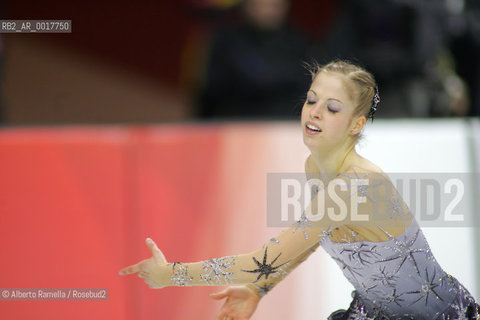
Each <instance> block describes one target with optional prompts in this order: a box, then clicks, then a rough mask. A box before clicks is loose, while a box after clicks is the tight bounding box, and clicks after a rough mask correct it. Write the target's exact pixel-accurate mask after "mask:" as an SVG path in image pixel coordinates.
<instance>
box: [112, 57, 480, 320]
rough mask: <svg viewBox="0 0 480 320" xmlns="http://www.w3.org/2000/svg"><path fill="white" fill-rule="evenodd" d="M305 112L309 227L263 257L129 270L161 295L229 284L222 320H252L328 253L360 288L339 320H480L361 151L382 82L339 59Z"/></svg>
mask: <svg viewBox="0 0 480 320" xmlns="http://www.w3.org/2000/svg"><path fill="white" fill-rule="evenodd" d="M312 73H313V81H312V85H311V87H310V90H309V91H308V93H307V99H306V101H305V104H304V106H303V109H302V116H301V125H302V131H303V140H304V143H305V144H306V145H307V147H308V148H309V149H310V151H311V154H310V156H309V157H308V159H307V161H306V164H305V168H306V173H307V177H309V178H315V180H310V181H314V182H315V183H312V184H313V185H314V186H315V187H316V192H315V193H314V194H313V199H312V202H311V204H310V206H309V207H308V208H307V209H306V210H305V211H304V213H303V214H302V216H301V218H300V220H299V221H297V222H296V223H295V224H293V226H292V227H290V228H289V229H286V230H284V231H283V232H282V233H280V234H279V235H278V236H277V237H275V238H272V239H270V240H269V241H267V242H266V243H265V244H264V245H263V247H261V248H260V249H258V250H256V251H254V252H251V253H248V254H240V255H232V256H225V257H220V258H213V259H209V260H205V261H200V262H195V263H182V262H173V263H169V262H167V260H166V259H165V257H164V255H163V253H162V252H161V251H160V250H159V249H158V248H157V246H156V244H155V243H154V242H153V241H152V240H151V239H147V241H146V243H147V246H148V247H149V248H150V250H151V252H152V257H151V258H149V259H146V260H143V261H141V262H139V263H137V264H135V265H132V266H129V267H126V268H124V269H122V270H121V271H120V274H121V275H126V274H133V273H136V274H137V275H138V276H139V277H140V278H143V279H144V281H145V282H146V283H147V284H148V285H149V286H150V287H151V288H163V287H166V286H192V285H228V284H244V286H237V287H230V288H228V289H227V290H225V291H224V292H221V293H219V294H216V295H213V297H214V298H224V297H228V299H227V303H226V304H225V306H224V308H223V309H222V312H221V313H220V315H219V317H218V319H248V318H249V317H250V316H251V314H252V313H253V311H254V310H255V308H256V306H257V303H258V301H259V299H260V297H262V296H263V295H264V294H266V293H267V292H268V291H270V290H271V289H272V288H273V287H274V286H275V285H276V284H277V283H278V282H279V281H281V280H282V279H283V278H284V277H285V276H286V275H287V274H288V273H289V272H291V271H292V270H293V269H294V268H295V267H296V266H297V265H299V264H300V263H301V262H303V261H304V260H305V259H306V258H307V257H308V256H309V255H310V254H311V253H312V252H313V251H314V250H315V249H316V248H317V247H318V246H320V245H321V246H322V247H323V248H324V249H325V250H326V251H327V252H328V254H329V255H330V256H331V257H332V258H333V259H334V260H335V261H336V262H337V264H338V265H339V267H340V268H341V269H342V271H343V273H344V275H345V277H346V278H347V279H348V280H349V281H350V282H351V283H352V285H353V286H354V287H355V296H354V299H353V302H352V303H351V305H350V308H349V309H348V310H346V311H337V312H334V313H333V314H332V315H331V316H330V317H329V319H335V320H336V319H416V320H420V319H425V320H427V319H428V320H432V319H435V320H447V319H448V320H453V319H478V318H479V309H478V305H477V304H476V303H475V301H474V298H473V297H472V296H471V295H470V293H469V292H468V291H467V290H466V289H465V288H464V287H463V286H462V284H460V283H459V282H458V281H457V280H456V279H455V278H454V277H452V276H450V275H449V274H447V273H445V272H444V271H443V270H442V268H441V267H440V266H439V264H438V263H437V261H436V260H435V258H434V257H433V255H432V252H431V250H430V248H429V246H428V243H427V241H426V239H425V237H424V235H423V233H422V231H421V230H420V228H419V225H418V223H417V222H416V221H415V219H414V218H413V216H412V214H411V213H410V211H409V209H408V207H407V206H406V204H405V203H404V202H403V200H402V199H401V197H400V196H399V194H398V192H397V190H396V189H395V187H394V186H393V185H392V182H391V181H390V179H389V178H388V176H387V175H386V174H385V173H384V172H383V171H382V170H381V169H379V168H378V167H377V166H375V165H374V164H373V163H371V162H370V161H368V160H367V159H365V158H363V157H361V156H360V155H358V154H357V152H356V151H355V144H356V142H357V141H358V139H359V138H360V135H361V131H362V129H363V127H364V125H365V123H366V120H367V119H368V118H372V119H373V115H374V113H375V111H376V108H377V104H378V102H379V100H380V98H379V95H378V89H377V86H376V84H375V80H374V78H373V76H372V75H371V74H370V73H368V72H366V71H365V70H363V69H362V68H360V67H358V66H355V65H352V64H350V63H347V62H343V61H334V62H331V63H329V64H327V65H325V66H323V67H319V68H317V69H316V70H315V71H314V72H312Z"/></svg>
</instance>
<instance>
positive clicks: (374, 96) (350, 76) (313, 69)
mask: <svg viewBox="0 0 480 320" xmlns="http://www.w3.org/2000/svg"><path fill="white" fill-rule="evenodd" d="M307 67H308V70H309V71H310V73H311V75H312V81H313V80H315V78H316V77H317V76H318V75H319V74H320V73H322V72H326V73H336V74H339V75H342V76H344V79H345V81H344V84H345V87H346V88H347V90H348V94H349V96H350V98H351V99H352V101H354V102H355V103H356V106H355V111H354V113H353V115H354V116H364V117H365V118H366V119H367V120H368V119H369V118H372V120H373V114H372V111H373V113H374V112H375V110H376V105H377V103H378V102H379V101H380V98H379V96H378V89H377V83H376V81H375V78H374V77H373V75H372V74H371V73H370V72H368V71H366V70H365V69H364V68H362V67H360V66H358V65H355V64H353V63H351V62H349V61H344V60H334V61H332V62H329V63H327V64H325V65H323V66H322V65H319V64H318V63H317V62H314V63H313V64H309V65H308V66H307ZM372 107H373V108H372ZM372 109H373V110H372ZM361 138H363V136H362V135H361V133H359V134H357V135H356V137H355V139H354V140H355V144H356V143H357V142H358V141H359V140H360V139H361Z"/></svg>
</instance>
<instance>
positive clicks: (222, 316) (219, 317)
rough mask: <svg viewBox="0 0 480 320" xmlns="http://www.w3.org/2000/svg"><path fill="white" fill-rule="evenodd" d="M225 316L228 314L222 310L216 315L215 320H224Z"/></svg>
mask: <svg viewBox="0 0 480 320" xmlns="http://www.w3.org/2000/svg"><path fill="white" fill-rule="evenodd" d="M227 315H228V312H227V311H224V310H222V311H221V312H220V313H219V314H218V316H217V319H216V320H225V318H226V317H227Z"/></svg>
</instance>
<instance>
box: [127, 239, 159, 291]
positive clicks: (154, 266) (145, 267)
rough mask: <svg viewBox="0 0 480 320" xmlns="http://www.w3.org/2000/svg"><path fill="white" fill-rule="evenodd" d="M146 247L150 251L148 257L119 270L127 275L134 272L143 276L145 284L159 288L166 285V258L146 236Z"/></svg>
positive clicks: (140, 276)
mask: <svg viewBox="0 0 480 320" xmlns="http://www.w3.org/2000/svg"><path fill="white" fill-rule="evenodd" d="M145 243H146V244H147V247H148V248H149V249H150V251H151V252H152V257H151V258H150V259H145V260H142V261H140V262H139V263H137V264H134V265H131V266H128V267H126V268H123V269H122V270H120V272H119V274H120V275H122V276H123V275H127V274H132V273H136V274H137V276H138V277H139V278H143V280H144V281H145V283H146V284H148V286H149V287H150V288H152V289H159V288H163V287H165V286H167V285H168V284H167V282H166V281H165V279H166V275H167V272H168V271H167V270H168V268H167V263H168V262H167V259H165V256H164V255H163V253H162V251H160V249H158V247H157V245H156V244H155V242H153V240H152V239H150V238H147V239H146V240H145Z"/></svg>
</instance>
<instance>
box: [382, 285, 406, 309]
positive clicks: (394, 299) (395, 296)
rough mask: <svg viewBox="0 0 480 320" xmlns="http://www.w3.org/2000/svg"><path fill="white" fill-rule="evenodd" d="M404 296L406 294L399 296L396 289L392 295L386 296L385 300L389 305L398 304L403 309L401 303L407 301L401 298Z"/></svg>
mask: <svg viewBox="0 0 480 320" xmlns="http://www.w3.org/2000/svg"><path fill="white" fill-rule="evenodd" d="M402 295H404V293H401V294H397V289H396V288H394V289H393V291H392V293H390V294H389V295H386V296H385V300H386V301H387V302H388V303H396V304H397V305H398V306H399V307H401V306H402V305H401V304H400V302H403V301H405V299H402V298H400V297H401V296H402Z"/></svg>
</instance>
